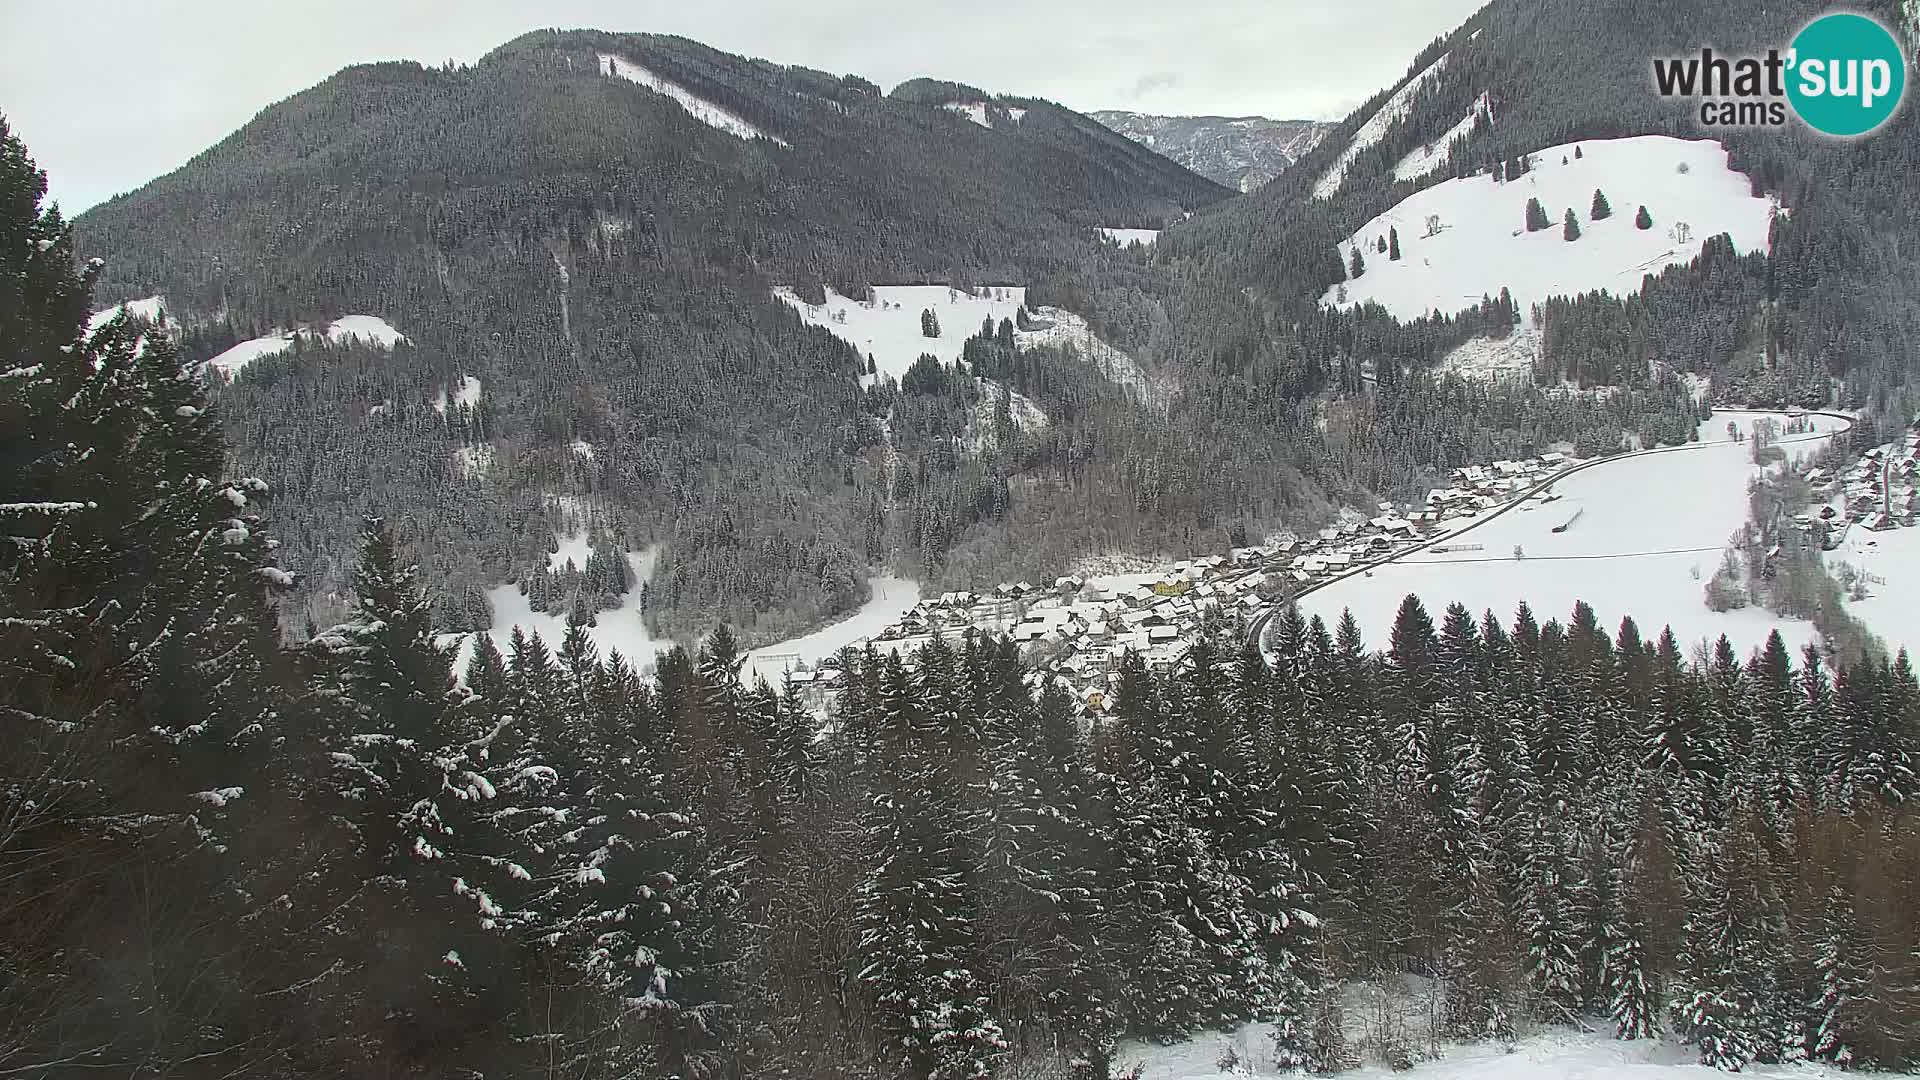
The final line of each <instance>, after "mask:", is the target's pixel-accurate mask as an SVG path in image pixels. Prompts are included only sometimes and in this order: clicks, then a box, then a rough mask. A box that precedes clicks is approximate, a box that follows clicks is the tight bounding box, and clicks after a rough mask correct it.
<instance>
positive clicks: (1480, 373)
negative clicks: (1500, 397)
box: [1369, 271, 1540, 380]
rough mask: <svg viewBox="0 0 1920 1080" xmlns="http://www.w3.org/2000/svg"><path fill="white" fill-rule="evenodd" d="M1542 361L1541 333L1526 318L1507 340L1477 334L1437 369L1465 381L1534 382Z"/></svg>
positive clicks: (1451, 353)
mask: <svg viewBox="0 0 1920 1080" xmlns="http://www.w3.org/2000/svg"><path fill="white" fill-rule="evenodd" d="M1369 272H1371V271H1369ZM1539 359H1540V331H1538V330H1536V329H1534V327H1533V321H1532V320H1531V319H1527V318H1525V317H1524V316H1523V317H1522V320H1521V324H1520V325H1519V326H1516V327H1514V328H1513V333H1511V334H1508V335H1507V336H1506V337H1503V338H1490V337H1481V336H1477V335H1476V336H1474V337H1471V338H1468V339H1467V340H1465V341H1463V342H1461V343H1460V344H1459V345H1457V346H1455V347H1454V348H1453V349H1452V351H1450V352H1448V353H1447V355H1445V356H1443V357H1441V358H1440V362H1439V363H1437V364H1435V365H1434V370H1435V371H1436V372H1439V373H1441V374H1454V375H1459V376H1460V377H1461V378H1465V379H1502V378H1516V379H1527V380H1531V379H1532V378H1533V365H1534V363H1535V361H1537V360H1539Z"/></svg>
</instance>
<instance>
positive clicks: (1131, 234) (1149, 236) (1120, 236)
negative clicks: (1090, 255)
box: [1100, 226, 1160, 247]
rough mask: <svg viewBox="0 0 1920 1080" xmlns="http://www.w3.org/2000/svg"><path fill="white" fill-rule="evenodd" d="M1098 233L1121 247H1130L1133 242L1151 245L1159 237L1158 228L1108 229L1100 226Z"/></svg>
mask: <svg viewBox="0 0 1920 1080" xmlns="http://www.w3.org/2000/svg"><path fill="white" fill-rule="evenodd" d="M1100 235H1102V236H1104V237H1106V238H1107V239H1109V240H1111V241H1113V242H1114V243H1116V244H1119V245H1120V246H1121V247H1131V246H1133V245H1134V244H1141V245H1143V246H1146V247H1152V246H1153V242H1154V241H1155V240H1158V239H1160V230H1159V229H1109V228H1106V227H1104V226H1102V227H1101V229H1100Z"/></svg>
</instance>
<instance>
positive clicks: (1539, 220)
mask: <svg viewBox="0 0 1920 1080" xmlns="http://www.w3.org/2000/svg"><path fill="white" fill-rule="evenodd" d="M1526 216H1527V231H1528V232H1539V231H1540V230H1541V229H1544V228H1546V227H1547V226H1548V225H1549V224H1551V222H1549V221H1548V219H1547V211H1546V208H1545V207H1543V206H1541V205H1540V200H1539V199H1537V198H1530V199H1528V200H1527V215H1526Z"/></svg>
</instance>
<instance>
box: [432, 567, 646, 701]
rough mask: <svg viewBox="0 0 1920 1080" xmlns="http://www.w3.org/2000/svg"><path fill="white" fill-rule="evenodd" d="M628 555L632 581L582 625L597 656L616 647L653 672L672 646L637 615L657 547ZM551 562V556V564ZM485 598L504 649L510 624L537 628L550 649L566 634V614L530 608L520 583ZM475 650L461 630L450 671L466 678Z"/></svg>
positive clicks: (495, 635)
mask: <svg viewBox="0 0 1920 1080" xmlns="http://www.w3.org/2000/svg"><path fill="white" fill-rule="evenodd" d="M579 540H580V546H581V547H583V548H584V547H585V544H586V537H585V535H582V536H580V538H579ZM626 554H627V566H628V567H629V568H630V569H631V570H632V571H633V577H632V581H633V585H632V587H631V588H629V589H628V590H627V592H626V594H625V595H623V596H622V597H621V598H620V605H619V606H618V607H616V608H611V609H608V610H606V611H602V612H598V613H596V614H595V616H594V624H595V625H593V626H589V627H587V628H586V629H587V637H588V638H590V639H592V641H593V644H594V647H595V648H596V649H598V650H599V652H600V657H601V659H603V660H604V659H606V656H607V654H608V653H609V652H611V651H613V650H615V649H618V650H620V655H621V656H622V657H624V658H625V659H626V661H627V664H628V665H629V666H631V667H633V668H634V669H635V670H638V671H651V670H653V663H654V657H655V655H656V654H657V653H659V652H660V650H662V649H666V648H670V647H671V646H672V645H673V643H672V642H671V641H663V640H661V639H659V638H656V637H654V636H653V635H652V634H651V633H649V632H648V631H647V622H646V620H645V619H644V618H642V617H641V615H640V587H641V586H642V585H644V584H646V581H647V579H648V578H650V577H652V576H653V567H654V563H655V562H657V561H658V559H659V554H660V551H659V549H658V548H648V549H647V550H645V551H629V552H627V553H626ZM551 561H552V560H551V557H549V563H551ZM584 562H585V559H584V557H582V559H581V560H580V561H579V562H576V563H575V564H574V565H576V566H579V565H582V564H584ZM562 565H564V563H563V564H562ZM487 602H488V603H489V604H491V605H492V606H493V629H492V630H490V631H488V633H489V634H491V635H492V637H493V643H494V645H496V646H497V647H498V648H499V649H500V651H501V652H502V653H505V652H506V651H507V649H508V647H509V646H510V645H511V644H512V642H513V628H514V627H516V626H518V627H520V628H521V629H522V630H523V631H524V632H525V633H526V634H528V635H529V636H531V635H532V634H533V633H534V632H535V631H539V633H540V637H541V638H542V639H544V640H545V641H546V643H547V647H548V648H549V649H558V648H559V647H560V639H561V638H564V637H565V636H566V635H567V619H566V616H565V615H549V614H547V613H546V612H544V611H535V610H533V605H532V604H531V603H529V602H528V601H527V598H526V596H525V594H523V593H522V592H521V591H520V587H519V586H518V585H515V584H513V583H512V582H508V583H507V584H505V585H502V586H500V587H499V588H496V589H488V590H487ZM473 649H474V635H473V634H464V635H461V638H460V651H459V652H458V653H457V654H456V655H455V657H454V669H453V670H454V674H456V675H458V676H460V677H462V678H465V676H466V673H467V662H468V661H469V660H471V659H473Z"/></svg>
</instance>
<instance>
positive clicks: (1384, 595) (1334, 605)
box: [1300, 411, 1842, 656]
mask: <svg viewBox="0 0 1920 1080" xmlns="http://www.w3.org/2000/svg"><path fill="white" fill-rule="evenodd" d="M1763 415H1766V416H1773V417H1774V418H1775V419H1780V420H1784V419H1785V417H1784V415H1783V414H1767V413H1736V412H1729V411H1722V412H1717V413H1715V414H1714V417H1713V418H1712V419H1710V420H1707V421H1703V422H1702V424H1701V427H1700V437H1701V440H1702V442H1701V444H1699V445H1693V444H1689V446H1688V447H1687V448H1682V449H1675V450H1672V451H1668V452H1659V453H1651V454H1646V455H1642V456H1635V457H1625V458H1621V459H1619V460H1616V461H1608V462H1606V463H1604V464H1601V465H1596V466H1594V467H1592V468H1589V469H1585V470H1583V471H1581V472H1577V473H1574V474H1573V475H1571V476H1568V477H1566V478H1565V479H1563V480H1561V481H1559V482H1557V483H1556V484H1554V486H1553V488H1552V489H1551V490H1552V492H1553V493H1556V494H1558V495H1559V498H1558V499H1555V500H1554V501H1551V502H1542V501H1538V499H1537V498H1536V499H1533V500H1529V501H1528V502H1527V503H1524V504H1522V506H1521V507H1520V508H1518V509H1515V510H1513V511H1511V512H1509V513H1506V514H1503V515H1501V516H1500V517H1498V518H1495V519H1492V520H1490V521H1488V522H1487V523H1486V524H1484V525H1480V526H1478V527H1476V528H1473V529H1472V530H1471V531H1467V532H1465V533H1463V534H1461V535H1460V537H1459V540H1458V545H1459V546H1457V547H1456V546H1455V545H1453V544H1448V543H1446V542H1443V545H1442V546H1448V547H1453V548H1454V550H1449V551H1437V550H1434V549H1428V550H1426V551H1420V552H1416V553H1414V554H1412V555H1410V556H1408V557H1407V558H1406V559H1403V560H1400V561H1398V562H1394V563H1389V564H1387V565H1385V566H1381V567H1377V568H1375V569H1374V570H1373V571H1372V572H1371V573H1370V574H1360V575H1356V576H1353V577H1349V578H1345V579H1343V580H1340V581H1337V582H1335V583H1333V584H1331V585H1329V586H1327V587H1326V588H1323V589H1320V590H1318V591H1316V592H1313V593H1310V594H1308V595H1307V596H1305V597H1302V598H1301V600H1300V609H1301V612H1302V613H1303V614H1306V615H1319V616H1320V617H1321V618H1322V619H1324V620H1326V622H1327V625H1328V626H1332V625H1333V624H1334V623H1335V622H1336V621H1337V620H1338V619H1339V618H1340V612H1341V609H1343V608H1351V609H1352V610H1353V617H1354V618H1355V619H1356V620H1358V621H1359V624H1360V630H1361V632H1362V633H1363V634H1364V635H1365V636H1366V639H1367V643H1368V644H1369V645H1370V646H1372V647H1385V645H1386V642H1387V636H1388V631H1389V630H1390V629H1391V627H1392V625H1393V619H1394V615H1395V613H1396V612H1397V611H1398V610H1399V607H1400V602H1401V600H1402V599H1404V598H1405V597H1406V595H1407V594H1408V593H1415V594H1417V595H1418V596H1419V597H1420V599H1421V601H1422V602H1423V603H1424V604H1426V606H1427V609H1428V611H1429V613H1431V614H1432V615H1433V616H1434V618H1435V619H1436V620H1438V619H1439V617H1440V613H1441V612H1442V611H1444V610H1445V609H1446V606H1447V605H1448V604H1450V603H1453V602H1454V601H1459V602H1461V603H1463V604H1465V605H1466V606H1467V609H1468V610H1469V611H1471V612H1473V614H1474V615H1475V616H1476V617H1477V616H1479V615H1480V614H1481V613H1482V612H1483V611H1486V610H1487V609H1492V610H1493V612H1494V614H1495V615H1497V616H1499V617H1500V618H1501V619H1502V620H1504V621H1507V622H1509V623H1510V622H1511V621H1512V617H1513V613H1514V611H1515V610H1516V609H1517V608H1518V607H1519V605H1520V603H1521V602H1522V601H1525V602H1526V603H1528V604H1529V605H1531V606H1532V608H1533V612H1534V617H1535V618H1537V619H1539V620H1540V621H1541V622H1545V621H1546V620H1547V619H1549V618H1557V619H1560V620H1562V621H1563V622H1564V621H1565V620H1566V618H1567V616H1568V614H1569V613H1570V612H1571V611H1572V610H1573V605H1574V602H1575V601H1578V600H1585V601H1586V602H1587V603H1588V604H1590V605H1591V606H1592V607H1593V609H1594V612H1595V614H1596V615H1598V616H1599V620H1600V625H1602V626H1604V627H1606V628H1607V629H1608V631H1609V632H1611V631H1613V630H1615V629H1617V628H1618V626H1619V624H1620V619H1621V617H1622V616H1625V615H1631V616H1633V619H1634V621H1635V622H1636V623H1638V624H1639V626H1640V633H1641V636H1642V637H1644V638H1646V639H1647V640H1649V641H1650V640H1652V639H1653V638H1655V637H1656V636H1658V635H1659V633H1660V628H1661V627H1662V626H1668V625H1670V626H1672V627H1673V633H1674V636H1675V637H1676V638H1677V639H1678V640H1679V641H1680V643H1681V644H1682V645H1683V646H1686V645H1689V644H1691V643H1692V642H1695V641H1699V640H1702V639H1705V640H1709V641H1710V640H1712V639H1714V638H1717V637H1719V636H1720V635H1721V634H1725V635H1727V637H1728V639H1729V640H1730V641H1732V642H1733V645H1734V648H1735V649H1736V650H1737V651H1738V652H1739V653H1740V654H1741V655H1742V656H1744V655H1746V653H1747V651H1748V650H1750V649H1753V648H1755V647H1757V646H1759V645H1761V644H1763V643H1765V641H1766V638H1767V634H1768V633H1769V632H1770V631H1771V630H1773V629H1774V628H1775V627H1776V626H1777V627H1778V628H1779V630H1780V634H1781V636H1782V637H1783V638H1785V639H1786V642H1787V644H1788V645H1789V646H1790V647H1792V648H1794V649H1795V650H1798V648H1799V647H1800V646H1801V645H1804V644H1806V643H1808V642H1811V641H1812V640H1813V639H1814V636H1815V635H1814V629H1813V624H1812V623H1808V622H1796V621H1793V620H1789V619H1784V618H1782V617H1780V616H1777V615H1774V614H1773V613H1772V612H1769V611H1767V610H1766V609H1764V608H1742V609H1739V610H1736V611H1726V612H1715V611H1712V610H1711V609H1709V608H1708V607H1707V604H1706V598H1705V595H1704V590H1705V588H1706V583H1707V579H1709V578H1711V577H1712V576H1713V572H1714V570H1715V569H1716V568H1717V567H1718V566H1719V564H1720V555H1721V551H1722V550H1723V549H1724V548H1725V546H1726V543H1727V538H1728V536H1730V535H1731V534H1732V533H1733V532H1734V530H1736V529H1738V528H1739V527H1740V526H1741V524H1742V523H1744V522H1745V521H1746V519H1747V481H1748V480H1749V479H1750V478H1751V477H1752V476H1753V475H1754V474H1755V472H1756V471H1757V469H1758V467H1757V466H1755V465H1753V464H1752V463H1751V461H1750V453H1751V446H1750V444H1746V443H1738V442H1731V441H1728V438H1727V434H1726V425H1727V422H1728V421H1729V420H1733V421H1734V422H1735V423H1737V424H1738V425H1739V427H1740V428H1741V430H1742V431H1746V430H1747V429H1748V428H1749V426H1750V425H1751V422H1752V421H1753V420H1754V419H1756V418H1758V417H1760V416H1763ZM1812 419H1813V420H1814V421H1816V429H1817V430H1816V431H1815V432H1814V433H1812V434H1807V435H1792V436H1787V437H1785V438H1783V439H1781V440H1780V444H1779V445H1780V446H1781V448H1782V449H1783V450H1785V451H1786V452H1787V454H1788V455H1789V456H1798V455H1803V454H1810V453H1812V452H1813V451H1814V450H1816V449H1818V448H1819V447H1820V446H1822V445H1824V444H1825V443H1826V441H1827V440H1829V439H1830V438H1832V432H1833V431H1834V430H1836V429H1838V428H1839V427H1841V426H1842V425H1841V424H1840V422H1839V421H1837V420H1833V419H1832V418H1829V417H1813V418H1812ZM1568 522H1571V524H1568ZM1561 525H1566V529H1565V531H1563V532H1554V529H1555V527H1557V526H1561ZM1515 548H1519V549H1520V552H1521V555H1522V557H1521V558H1519V559H1516V558H1514V549H1515ZM1696 575H1697V576H1696Z"/></svg>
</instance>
